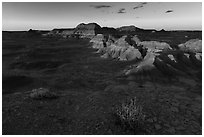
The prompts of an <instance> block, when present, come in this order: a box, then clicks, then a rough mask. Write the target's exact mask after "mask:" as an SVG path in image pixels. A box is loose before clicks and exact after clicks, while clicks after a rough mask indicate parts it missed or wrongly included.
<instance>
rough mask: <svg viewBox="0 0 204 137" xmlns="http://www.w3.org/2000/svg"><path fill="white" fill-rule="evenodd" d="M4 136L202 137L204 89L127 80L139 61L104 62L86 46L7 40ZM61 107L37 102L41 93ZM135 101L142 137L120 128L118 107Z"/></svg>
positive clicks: (83, 43)
mask: <svg viewBox="0 0 204 137" xmlns="http://www.w3.org/2000/svg"><path fill="white" fill-rule="evenodd" d="M2 45H3V47H2V54H3V55H2V58H3V62H2V81H3V90H2V94H3V96H2V132H3V133H2V134H12V135H13V134H52V135H53V134H54V135H56V134H70V135H73V134H74V135H76V134H83V135H92V134H95V135H100V134H105V135H107V134H117V135H118V134H121V135H124V134H150V135H154V134H165V135H168V134H179V135H180V134H182V135H184V134H191V135H192V134H202V82H201V81H194V80H189V79H185V78H183V79H180V80H179V81H176V82H172V83H170V82H165V83H164V82H160V83H157V82H153V81H145V82H143V84H142V85H141V84H140V83H137V82H135V81H133V80H127V78H126V77H123V76H121V73H122V71H123V70H124V69H125V68H126V67H127V66H129V65H130V64H133V63H134V61H127V62H123V61H117V60H113V59H103V58H100V55H99V54H97V53H96V51H95V50H94V49H92V48H91V45H90V43H89V40H88V39H75V38H70V39H62V38H42V37H31V36H30V37H23V36H22V37H20V36H19V35H18V34H9V33H4V34H3V44H2ZM40 87H44V88H48V89H50V90H51V91H53V92H55V93H57V94H59V95H60V96H59V97H58V98H56V99H41V100H35V99H32V98H30V96H29V94H30V92H29V91H31V90H32V89H35V88H40ZM132 97H137V98H138V99H139V100H141V101H142V102H143V104H144V113H145V115H146V120H145V123H144V126H143V127H141V129H140V130H130V129H127V128H124V127H122V126H121V125H120V124H119V123H118V122H117V120H116V119H115V117H114V107H115V106H117V105H118V104H120V103H121V102H123V101H124V100H125V99H128V98H132Z"/></svg>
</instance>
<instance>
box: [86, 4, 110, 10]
mask: <svg viewBox="0 0 204 137" xmlns="http://www.w3.org/2000/svg"><path fill="white" fill-rule="evenodd" d="M90 7H94V8H96V9H101V8H111V7H112V6H110V5H90Z"/></svg>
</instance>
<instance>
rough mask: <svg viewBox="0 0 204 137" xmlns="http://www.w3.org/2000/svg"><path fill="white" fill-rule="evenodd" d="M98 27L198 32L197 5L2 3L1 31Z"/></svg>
mask: <svg viewBox="0 0 204 137" xmlns="http://www.w3.org/2000/svg"><path fill="white" fill-rule="evenodd" d="M91 22H95V23H98V24H99V25H100V26H102V27H115V28H117V27H121V26H128V25H134V26H136V27H139V28H144V29H157V30H161V29H165V30H201V29H202V3H201V2H95V3H94V2H76V3H74V2H25V3H22V2H3V3H2V29H3V30H4V31H5V30H7V31H9V30H29V29H38V30H52V29H54V28H74V27H76V26H77V25H78V24H80V23H91Z"/></svg>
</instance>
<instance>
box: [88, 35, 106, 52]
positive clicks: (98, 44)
mask: <svg viewBox="0 0 204 137" xmlns="http://www.w3.org/2000/svg"><path fill="white" fill-rule="evenodd" d="M90 42H91V43H93V45H92V47H93V48H95V49H101V48H104V46H105V42H106V39H105V36H104V35H103V34H97V35H96V36H95V37H94V38H93V39H91V40H90Z"/></svg>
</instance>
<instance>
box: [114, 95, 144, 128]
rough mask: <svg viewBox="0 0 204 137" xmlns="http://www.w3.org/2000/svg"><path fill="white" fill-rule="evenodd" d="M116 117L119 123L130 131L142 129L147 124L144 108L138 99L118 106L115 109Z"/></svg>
mask: <svg viewBox="0 0 204 137" xmlns="http://www.w3.org/2000/svg"><path fill="white" fill-rule="evenodd" d="M115 116H116V118H117V122H119V123H120V125H121V126H122V127H125V128H128V129H133V130H135V129H141V128H142V127H143V125H144V122H145V114H144V112H143V106H142V105H141V104H140V103H139V101H138V100H137V98H136V97H134V98H132V99H130V100H127V101H125V102H123V103H121V104H120V105H118V106H117V107H116V109H115Z"/></svg>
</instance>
